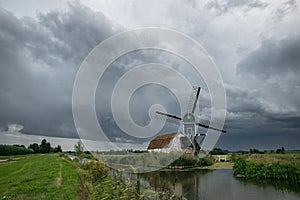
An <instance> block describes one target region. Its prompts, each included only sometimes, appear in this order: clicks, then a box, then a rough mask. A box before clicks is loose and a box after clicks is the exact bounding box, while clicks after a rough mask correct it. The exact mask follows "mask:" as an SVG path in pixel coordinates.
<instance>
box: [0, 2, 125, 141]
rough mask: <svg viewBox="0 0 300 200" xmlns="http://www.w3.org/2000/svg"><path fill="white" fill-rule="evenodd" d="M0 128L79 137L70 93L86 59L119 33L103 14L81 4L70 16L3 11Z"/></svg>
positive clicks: (71, 6)
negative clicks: (17, 14) (15, 127)
mask: <svg viewBox="0 0 300 200" xmlns="http://www.w3.org/2000/svg"><path fill="white" fill-rule="evenodd" d="M0 26H1V30H0V56H1V58H0V59H1V63H0V102H1V103H0V110H1V113H0V125H1V126H2V127H4V126H6V125H8V124H10V123H18V124H22V125H24V129H23V132H25V133H34V134H44V135H55V136H66V137H76V131H75V128H74V124H73V119H72V111H71V94H72V87H73V81H74V78H75V73H76V71H77V69H78V67H79V65H80V63H81V62H82V60H83V58H84V57H85V56H86V55H87V53H89V51H90V50H92V49H93V48H94V47H95V46H96V45H97V44H98V43H99V42H101V41H102V40H104V39H105V38H107V37H108V36H110V35H112V34H114V33H116V32H117V31H120V28H121V27H120V26H118V25H116V24H115V23H113V22H111V21H110V20H109V19H107V18H106V17H105V16H104V15H103V14H101V13H96V12H93V11H92V10H90V9H89V8H85V7H83V6H82V5H80V4H78V3H73V4H69V8H68V10H67V11H66V12H58V11H51V12H49V13H48V14H45V15H44V14H39V15H38V17H37V19H36V18H31V17H23V18H17V17H15V16H14V14H13V13H11V12H9V11H7V10H5V9H2V8H1V9H0Z"/></svg>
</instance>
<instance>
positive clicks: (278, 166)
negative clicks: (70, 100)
mask: <svg viewBox="0 0 300 200" xmlns="http://www.w3.org/2000/svg"><path fill="white" fill-rule="evenodd" d="M233 161H234V166H233V170H234V175H235V176H241V177H246V178H250V179H258V180H259V179H270V180H284V181H291V182H298V183H299V182H300V154H279V155H278V154H264V155H257V154H250V155H246V156H236V157H235V158H234V159H233Z"/></svg>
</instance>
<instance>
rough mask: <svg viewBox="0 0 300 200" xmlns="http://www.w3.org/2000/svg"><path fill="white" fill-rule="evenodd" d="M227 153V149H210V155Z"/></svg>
mask: <svg viewBox="0 0 300 200" xmlns="http://www.w3.org/2000/svg"><path fill="white" fill-rule="evenodd" d="M228 153H229V151H228V150H223V149H221V148H214V149H213V150H212V151H210V154H211V155H227V154H228Z"/></svg>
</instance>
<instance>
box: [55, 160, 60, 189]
mask: <svg viewBox="0 0 300 200" xmlns="http://www.w3.org/2000/svg"><path fill="white" fill-rule="evenodd" d="M61 169H62V164H60V169H59V172H58V176H57V178H56V180H55V185H56V186H57V187H59V186H61V179H62V176H61Z"/></svg>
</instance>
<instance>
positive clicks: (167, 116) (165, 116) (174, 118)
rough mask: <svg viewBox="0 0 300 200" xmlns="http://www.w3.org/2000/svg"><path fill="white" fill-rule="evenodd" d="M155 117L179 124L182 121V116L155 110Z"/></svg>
mask: <svg viewBox="0 0 300 200" xmlns="http://www.w3.org/2000/svg"><path fill="white" fill-rule="evenodd" d="M155 118H156V119H160V120H163V121H166V122H170V123H173V124H177V125H180V123H181V117H177V116H175V115H170V114H167V113H162V112H159V111H156V112H155Z"/></svg>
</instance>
